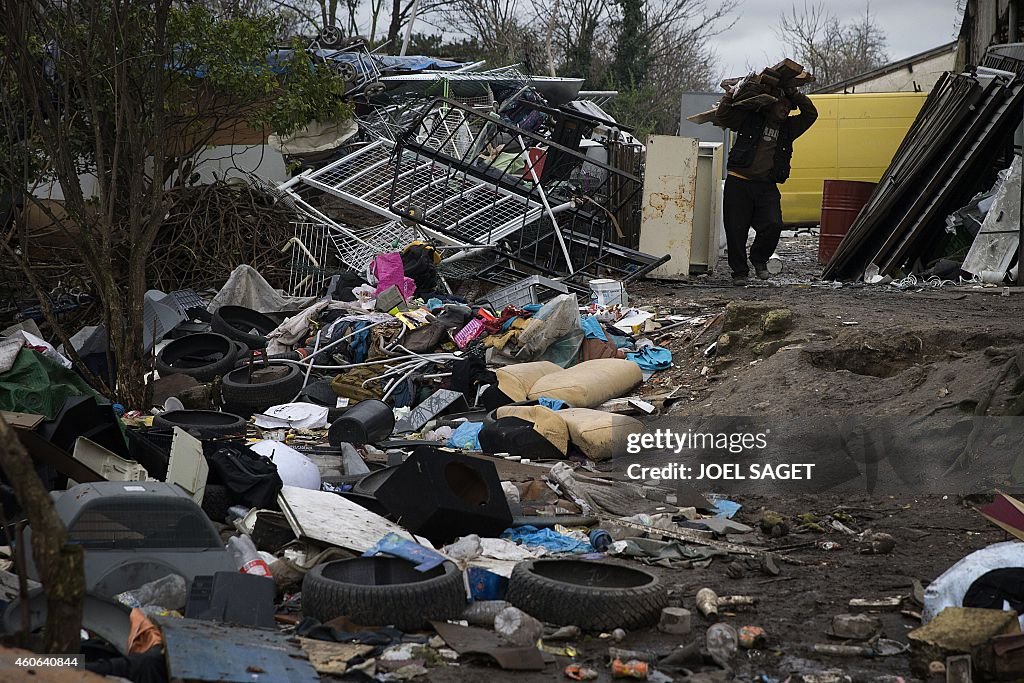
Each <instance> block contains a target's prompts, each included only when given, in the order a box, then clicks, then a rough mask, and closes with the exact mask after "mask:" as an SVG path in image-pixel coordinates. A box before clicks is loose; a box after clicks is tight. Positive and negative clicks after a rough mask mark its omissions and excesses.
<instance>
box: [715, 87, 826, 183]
mask: <svg viewBox="0 0 1024 683" xmlns="http://www.w3.org/2000/svg"><path fill="white" fill-rule="evenodd" d="M790 99H791V100H792V101H793V104H795V105H797V107H799V109H800V113H799V114H797V115H796V116H790V117H789V118H787V119H786V120H785V122H783V124H782V125H781V126H780V130H779V141H778V143H777V145H776V147H775V168H774V170H773V172H772V175H773V176H774V180H775V182H776V183H784V182H786V181H787V180H788V179H789V171H790V163H791V162H792V160H793V141H794V140H796V139H797V138H798V137H800V136H801V135H803V134H804V133H806V132H807V129H808V128H810V127H811V125H812V124H813V123H814V122H815V121H816V120H817V119H818V110H817V109H815V108H814V104H813V103H812V102H811V100H810V98H809V97H807V96H806V95H804V94H803V93H796V94H794V95H793V96H792V97H791V98H790ZM767 120H768V119H767V118H766V117H765V115H764V114H761V113H760V112H757V111H751V110H743V109H736V108H735V107H733V102H732V95H729V94H727V95H725V96H724V97H723V98H722V101H721V102H720V103H719V104H718V112H717V113H716V114H715V123H716V124H717V125H719V126H721V127H722V128H729V129H731V130H733V131H735V132H736V141H735V142H734V143H733V147H732V151H730V152H729V170H737V169H744V168H747V167H749V166H750V164H751V163H752V162H753V160H754V152H755V150H756V149H757V144H758V142H760V140H761V135H762V133H763V132H764V126H765V123H766V122H767Z"/></svg>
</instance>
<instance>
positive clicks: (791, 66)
mask: <svg viewBox="0 0 1024 683" xmlns="http://www.w3.org/2000/svg"><path fill="white" fill-rule="evenodd" d="M771 70H772V71H774V72H775V73H777V74H778V75H779V78H780V79H782V80H785V79H787V78H793V77H794V76H798V75H800V74H801V73H803V70H804V67H803V66H802V65H800V64H797V63H796V62H794V61H793V60H792V59H783V60H782V61H781V62H779V63H778V64H776V65H775V66H773V67H772V68H771Z"/></svg>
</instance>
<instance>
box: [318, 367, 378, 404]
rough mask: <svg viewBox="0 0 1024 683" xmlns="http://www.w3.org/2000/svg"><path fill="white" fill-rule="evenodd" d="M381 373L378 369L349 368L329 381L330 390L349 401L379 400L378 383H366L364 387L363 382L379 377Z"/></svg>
mask: <svg viewBox="0 0 1024 683" xmlns="http://www.w3.org/2000/svg"><path fill="white" fill-rule="evenodd" d="M382 372H383V370H381V368H380V367H362V368H350V369H348V370H345V371H343V372H341V373H339V374H338V375H335V377H334V379H332V380H331V389H333V390H334V393H336V394H337V395H338V396H341V397H342V398H347V399H349V400H350V401H365V400H367V399H370V398H380V397H381V391H380V382H376V381H373V382H367V384H366V386H365V387H364V386H363V382H364V381H366V380H369V379H372V378H376V377H379V376H380V374H381V373H382Z"/></svg>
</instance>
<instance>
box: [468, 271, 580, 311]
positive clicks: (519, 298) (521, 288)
mask: <svg viewBox="0 0 1024 683" xmlns="http://www.w3.org/2000/svg"><path fill="white" fill-rule="evenodd" d="M568 293H569V288H568V287H566V286H565V285H564V284H563V283H561V282H559V281H558V280H552V279H550V278H546V277H544V276H543V275H531V276H530V277H528V278H524V279H522V280H520V281H519V282H516V283H514V284H511V285H509V286H508V287H502V288H501V289H496V290H494V291H492V292H490V293H489V294H487V295H486V296H485V297H483V298H482V299H481V301H482V302H487V303H489V304H490V305H491V308H493V309H494V310H495V311H500V310H502V309H503V308H505V307H506V306H516V307H517V308H522V307H523V306H526V305H527V304H539V303H541V302H542V301H545V300H547V299H550V298H552V297H554V296H555V295H557V294H568Z"/></svg>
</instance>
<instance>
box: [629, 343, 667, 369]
mask: <svg viewBox="0 0 1024 683" xmlns="http://www.w3.org/2000/svg"><path fill="white" fill-rule="evenodd" d="M626 359H627V360H631V361H633V362H634V363H636V364H637V365H639V366H640V369H641V370H643V371H644V372H657V371H658V370H668V369H669V368H670V367H672V352H671V351H669V350H668V349H666V348H662V347H660V346H645V347H644V348H642V349H640V350H639V351H637V352H635V353H627V354H626Z"/></svg>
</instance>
